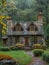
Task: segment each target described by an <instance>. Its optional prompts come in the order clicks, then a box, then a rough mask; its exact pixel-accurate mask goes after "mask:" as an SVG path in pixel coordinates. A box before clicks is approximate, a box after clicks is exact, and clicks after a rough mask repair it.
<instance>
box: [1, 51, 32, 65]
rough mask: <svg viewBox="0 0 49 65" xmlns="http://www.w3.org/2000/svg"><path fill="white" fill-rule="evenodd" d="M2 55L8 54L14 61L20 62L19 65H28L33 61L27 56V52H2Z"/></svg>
mask: <svg viewBox="0 0 49 65" xmlns="http://www.w3.org/2000/svg"><path fill="white" fill-rule="evenodd" d="M0 54H8V55H10V56H12V57H13V58H14V59H17V60H18V63H19V65H27V64H28V63H30V62H31V61H32V57H31V56H29V55H27V54H26V52H25V51H8V52H3V51H0Z"/></svg>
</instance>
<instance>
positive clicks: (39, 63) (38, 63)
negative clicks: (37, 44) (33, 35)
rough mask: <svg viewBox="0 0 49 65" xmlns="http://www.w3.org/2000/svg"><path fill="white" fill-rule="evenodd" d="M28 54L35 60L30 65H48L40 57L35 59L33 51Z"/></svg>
mask: <svg viewBox="0 0 49 65" xmlns="http://www.w3.org/2000/svg"><path fill="white" fill-rule="evenodd" d="M26 53H27V54H28V55H30V56H32V58H33V60H32V62H31V63H30V64H28V65H47V63H46V62H45V61H43V60H42V59H41V58H40V57H34V54H33V53H32V52H31V51H26Z"/></svg>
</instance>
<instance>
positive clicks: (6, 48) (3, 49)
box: [0, 47, 10, 51]
mask: <svg viewBox="0 0 49 65" xmlns="http://www.w3.org/2000/svg"><path fill="white" fill-rule="evenodd" d="M9 50H10V48H9V47H0V51H9Z"/></svg>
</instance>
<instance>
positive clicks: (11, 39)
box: [4, 13, 45, 46]
mask: <svg viewBox="0 0 49 65" xmlns="http://www.w3.org/2000/svg"><path fill="white" fill-rule="evenodd" d="M7 22H8V23H7V37H8V39H7V42H8V43H6V44H7V45H9V46H10V45H15V44H16V43H22V44H25V46H30V45H33V44H36V43H41V44H43V43H44V42H45V39H44V31H43V21H42V15H41V13H40V15H39V16H38V21H36V22H34V23H33V22H26V23H22V22H16V23H15V24H13V23H12V21H11V19H10V20H8V21H7ZM4 39H5V38H4ZM5 40H6V39H5Z"/></svg>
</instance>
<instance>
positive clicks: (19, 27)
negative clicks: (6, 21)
mask: <svg viewBox="0 0 49 65" xmlns="http://www.w3.org/2000/svg"><path fill="white" fill-rule="evenodd" d="M22 30H23V28H22V26H21V24H20V23H17V24H15V26H14V28H13V31H22Z"/></svg>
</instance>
